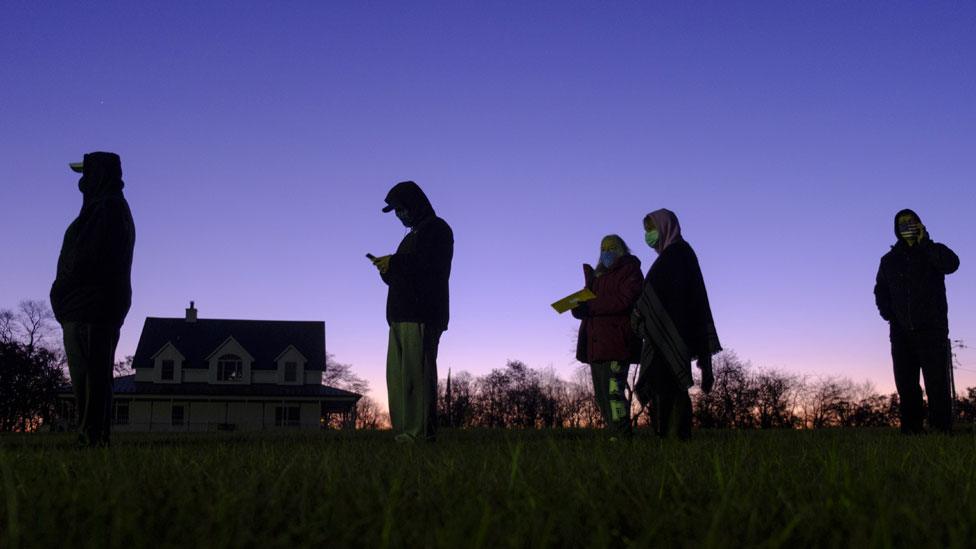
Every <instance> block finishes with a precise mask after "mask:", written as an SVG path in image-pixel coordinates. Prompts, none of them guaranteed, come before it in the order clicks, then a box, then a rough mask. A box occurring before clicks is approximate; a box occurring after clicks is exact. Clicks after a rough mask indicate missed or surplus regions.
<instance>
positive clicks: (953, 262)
mask: <svg viewBox="0 0 976 549" xmlns="http://www.w3.org/2000/svg"><path fill="white" fill-rule="evenodd" d="M922 250H923V251H924V252H925V257H926V258H927V259H928V261H929V264H930V265H932V267H934V268H935V270H936V271H938V272H940V273H942V274H952V273H954V272H956V270H958V269H959V256H958V255H956V252H953V251H952V250H950V249H949V247H948V246H946V245H945V244H939V243H938V242H932V241H931V240H929V239H925V240H924V241H923V245H922Z"/></svg>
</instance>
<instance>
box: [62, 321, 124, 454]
mask: <svg viewBox="0 0 976 549" xmlns="http://www.w3.org/2000/svg"><path fill="white" fill-rule="evenodd" d="M62 331H63V332H64V352H65V355H66V356H67V359H68V373H69V374H70V376H71V387H72V389H73V391H74V395H75V404H76V406H77V410H78V433H79V441H80V442H81V443H82V444H86V445H102V444H108V442H109V437H110V435H111V431H112V369H113V366H114V364H115V347H116V346H117V345H118V343H119V328H118V327H116V326H109V325H106V324H89V323H84V322H66V323H64V324H63V325H62Z"/></svg>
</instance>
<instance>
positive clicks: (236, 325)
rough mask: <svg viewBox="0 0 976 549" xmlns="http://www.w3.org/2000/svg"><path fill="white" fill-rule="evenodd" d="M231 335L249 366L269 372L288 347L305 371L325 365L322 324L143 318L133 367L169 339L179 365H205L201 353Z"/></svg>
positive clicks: (148, 362)
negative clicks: (304, 361) (303, 361)
mask: <svg viewBox="0 0 976 549" xmlns="http://www.w3.org/2000/svg"><path fill="white" fill-rule="evenodd" d="M230 337H233V338H234V339H235V340H237V342H238V343H240V344H241V346H243V347H244V348H245V349H246V350H247V352H249V353H251V355H252V356H253V357H254V364H253V366H252V368H253V369H255V370H274V369H276V368H277V365H276V364H275V359H276V358H277V357H278V355H280V354H281V353H282V351H284V350H285V349H287V348H288V346H289V345H294V346H295V348H296V349H298V351H299V352H300V353H301V354H302V355H304V356H305V358H307V359H308V364H307V365H306V368H305V369H306V370H324V369H325V323H324V322H321V321H291V320H225V319H206V318H201V319H199V320H197V321H196V322H187V321H186V320H185V319H183V318H156V317H148V318H146V323H145V324H144V325H143V327H142V335H141V336H140V337H139V345H138V346H137V347H136V354H135V356H134V357H133V359H132V367H133V368H137V369H138V368H152V367H153V359H152V357H153V356H154V355H155V354H156V352H158V351H159V350H160V349H162V348H163V346H164V345H166V344H167V343H172V344H173V346H174V347H176V349H177V350H178V351H179V352H180V353H182V354H183V356H184V357H186V361H185V362H184V364H183V366H184V367H185V368H206V367H208V366H209V364H208V363H207V357H208V356H209V355H210V354H211V353H213V352H214V351H216V350H217V348H218V347H219V346H220V345H221V344H222V343H224V342H225V341H227V339H228V338H230Z"/></svg>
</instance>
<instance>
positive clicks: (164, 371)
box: [159, 360, 175, 381]
mask: <svg viewBox="0 0 976 549" xmlns="http://www.w3.org/2000/svg"><path fill="white" fill-rule="evenodd" d="M174 369H175V367H174V366H173V361H172V360H164V361H163V366H162V368H161V371H160V372H159V378H160V379H162V380H163V381H173V371H174Z"/></svg>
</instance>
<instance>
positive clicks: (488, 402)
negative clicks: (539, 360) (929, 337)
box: [437, 352, 976, 429]
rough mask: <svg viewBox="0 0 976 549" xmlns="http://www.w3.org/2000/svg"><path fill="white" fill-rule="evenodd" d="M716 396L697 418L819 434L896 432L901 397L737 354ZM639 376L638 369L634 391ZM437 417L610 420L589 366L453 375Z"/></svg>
mask: <svg viewBox="0 0 976 549" xmlns="http://www.w3.org/2000/svg"><path fill="white" fill-rule="evenodd" d="M713 368H714V372H715V385H714V388H713V389H712V392H711V393H709V394H704V393H702V392H700V391H695V392H693V394H692V404H693V420H694V422H695V424H696V425H697V426H698V427H700V428H706V429H707V428H714V429H773V428H788V429H819V428H826V427H888V426H891V427H894V426H897V425H898V395H897V393H894V394H881V393H878V392H877V391H875V389H874V387H873V386H872V385H871V384H870V383H868V382H865V383H855V382H853V381H851V380H849V379H845V378H836V377H827V378H809V377H806V376H800V375H797V374H791V373H786V372H782V371H778V370H771V369H759V368H755V367H753V366H752V365H751V364H749V363H747V362H744V361H742V360H741V359H740V358H739V357H738V356H736V354H735V353H733V352H722V353H720V354H719V355H717V356H716V357H715V358H714V360H713ZM636 375H637V371H636V368H633V369H632V371H631V382H630V386H631V387H633V385H634V381H635V378H636ZM437 409H438V419H439V421H440V423H441V424H442V426H444V427H454V428H590V427H600V426H602V423H603V420H602V418H601V417H600V412H599V410H598V409H597V407H596V402H595V400H594V398H593V389H592V382H591V381H590V374H589V367H588V366H586V365H580V367H578V368H577V369H576V370H575V372H574V375H573V376H572V378H571V379H569V380H564V379H561V378H560V377H559V376H557V375H556V374H555V372H554V370H553V369H552V368H548V369H541V370H539V369H533V368H530V367H529V366H527V365H526V364H525V363H523V362H521V361H518V360H511V361H509V362H508V363H507V364H506V366H505V367H504V368H499V369H495V370H492V371H491V372H490V373H488V374H486V375H483V376H472V375H471V374H469V373H467V372H461V373H457V374H454V373H449V375H448V377H446V378H444V379H442V380H441V381H440V382H439V383H438V400H437ZM631 410H632V421H633V423H634V426H635V427H647V426H649V424H650V422H651V418H652V417H653V414H654V410H653V409H652V407H650V406H648V407H642V406H641V405H640V404H639V403H638V402H637V399H636V398H632V399H631ZM955 413H956V416H957V417H956V419H957V420H958V421H961V422H974V421H976V387H971V388H969V389H967V390H966V391H965V394H962V395H958V396H957V397H956V399H955Z"/></svg>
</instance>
